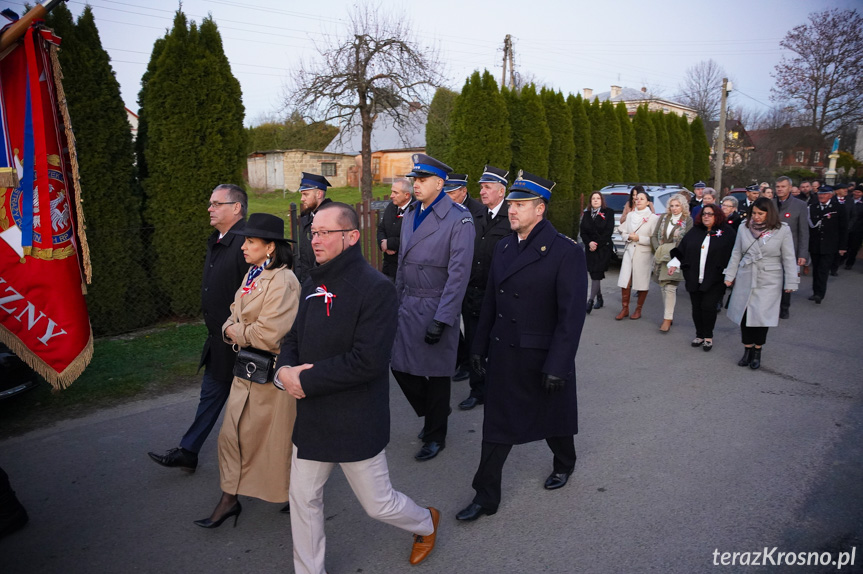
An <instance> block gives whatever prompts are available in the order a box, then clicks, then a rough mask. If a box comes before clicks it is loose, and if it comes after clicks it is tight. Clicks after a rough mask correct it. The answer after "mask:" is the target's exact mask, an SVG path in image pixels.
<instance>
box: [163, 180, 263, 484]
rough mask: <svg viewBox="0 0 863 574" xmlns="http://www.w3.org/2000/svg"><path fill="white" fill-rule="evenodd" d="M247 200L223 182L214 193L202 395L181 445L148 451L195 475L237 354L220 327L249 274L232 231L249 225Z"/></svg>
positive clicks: (204, 299)
mask: <svg viewBox="0 0 863 574" xmlns="http://www.w3.org/2000/svg"><path fill="white" fill-rule="evenodd" d="M248 202H249V200H248V197H247V196H246V192H245V191H244V190H243V189H242V188H241V187H238V186H236V185H232V184H221V185H219V186H217V187H216V189H214V190H213V193H212V194H211V195H210V201H209V202H208V204H207V211H208V212H209V214H210V225H211V226H212V227H214V228H215V231H213V233H212V234H211V235H210V237H209V238H208V239H207V257H206V259H205V260H204V277H203V280H202V282H201V310H202V311H203V314H204V323H205V324H206V325H207V340H206V341H205V342H204V351H203V352H202V353H201V362H200V364H199V365H198V370H200V368H201V367H204V377H203V379H202V380H201V397H200V400H199V401H198V410H197V412H196V413H195V420H194V421H193V422H192V426H190V427H189V430H187V431H186V434H185V435H183V438H182V439H181V440H180V446H179V447H177V448H172V449H171V450H169V451H168V452H166V453H165V454H156V453H155V452H150V453H149V455H150V458H151V459H153V460H154V461H155V462H156V463H158V464H161V465H162V466H167V467H178V468H180V469H181V470H184V471H186V472H195V469H196V468H197V467H198V452H200V450H201V447H202V446H203V445H204V441H205V440H207V436H209V434H210V431H211V430H212V429H213V425H215V424H216V420H217V419H218V418H219V414H220V413H221V412H222V407H224V406H225V401H226V400H227V399H228V394H229V393H230V390H231V381H232V379H233V369H234V361H235V360H236V357H237V354H236V353H235V352H234V351H233V349H231V346H230V345H228V344H227V343H225V342H224V340H223V339H222V325H223V324H224V323H225V321H226V320H227V319H228V315H230V311H231V303H233V302H234V293H236V291H237V288H238V287H239V286H240V283H241V282H242V281H243V276H244V275H245V274H246V271H248V270H249V265H248V263H246V261H245V259H244V258H243V252H242V251H241V250H240V247H242V245H243V241H242V239H243V238H242V237H240V236H238V235H235V234H233V233H228V232H229V231H231V230H235V231H236V230H240V229H242V228H243V227H244V226H245V225H246V221H245V217H246V210H247V208H248Z"/></svg>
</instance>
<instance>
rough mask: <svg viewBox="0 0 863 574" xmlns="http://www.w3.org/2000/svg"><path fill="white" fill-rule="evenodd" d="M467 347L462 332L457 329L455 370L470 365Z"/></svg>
mask: <svg viewBox="0 0 863 574" xmlns="http://www.w3.org/2000/svg"><path fill="white" fill-rule="evenodd" d="M469 352H470V351H469V347H468V345H467V341H466V340H465V335H464V333H462V332H461V329H459V332H458V348H457V349H456V353H455V370H456V371H458V370H459V369H460V368H462V367H467V366H468V365H470V354H469Z"/></svg>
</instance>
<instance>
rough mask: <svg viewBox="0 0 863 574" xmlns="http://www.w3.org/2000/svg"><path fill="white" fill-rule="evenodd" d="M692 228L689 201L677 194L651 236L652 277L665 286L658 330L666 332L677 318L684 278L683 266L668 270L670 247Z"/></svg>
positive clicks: (670, 201)
mask: <svg viewBox="0 0 863 574" xmlns="http://www.w3.org/2000/svg"><path fill="white" fill-rule="evenodd" d="M690 229H692V218H691V217H689V202H688V201H686V198H685V197H684V196H683V195H682V194H680V193H678V194H677V195H674V196H672V197H671V199H669V200H668V211H666V212H665V213H663V214H662V215H661V216H660V218H659V223H658V224H657V225H656V231H655V232H654V233H653V235H652V236H651V238H650V242H651V243H652V245H653V251H654V253H653V261H654V263H653V280H654V281H656V282H657V283H659V287H660V288H661V289H662V301H663V304H664V314H663V316H662V325H660V326H659V330H660V331H662V332H663V333H667V332H668V330H669V329H671V324H672V322H673V321H674V306H675V305H676V304H677V286H678V285H680V282H681V281H683V273H681V272H680V269H678V270H676V271H675V272H674V273H669V272H668V262H669V261H671V250H672V249H674V248H675V247H677V246H678V245H679V244H680V240H681V239H682V238H683V236H684V235H686V232H687V231H689V230H690Z"/></svg>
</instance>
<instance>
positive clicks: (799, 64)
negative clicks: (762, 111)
mask: <svg viewBox="0 0 863 574" xmlns="http://www.w3.org/2000/svg"><path fill="white" fill-rule="evenodd" d="M779 45H780V46H782V47H783V48H785V49H786V50H789V51H790V52H792V53H793V55H792V56H791V57H786V56H782V59H781V61H780V62H779V63H778V64H777V65H776V68H775V72H774V73H773V77H774V78H775V79H776V87H774V88H773V89H772V90H771V91H772V95H771V99H772V100H773V101H775V102H778V103H781V104H785V105H793V106H795V107H796V108H799V109H802V110H803V111H804V112H805V113H806V115H807V121H806V125H809V126H812V127H813V128H815V129H817V130H818V131H819V132H820V133H821V134H823V135H825V136H827V135H831V134H834V133H837V132H840V131H842V130H843V129H844V128H846V127H847V126H849V125H851V124H855V123H857V122H860V121H861V120H863V74H861V73H860V70H861V69H863V17H861V16H860V14H859V13H858V12H857V11H856V10H838V9H833V10H825V11H823V12H814V13H812V14H810V15H809V22H807V23H806V24H801V25H799V26H796V27H795V28H794V29H792V30H791V31H789V32H788V33H787V34H786V35H785V38H784V39H783V40H782V41H781V42H780V43H779Z"/></svg>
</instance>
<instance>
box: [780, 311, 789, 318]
mask: <svg viewBox="0 0 863 574" xmlns="http://www.w3.org/2000/svg"><path fill="white" fill-rule="evenodd" d="M788 317H789V313H788V309H780V310H779V318H780V319H787V318H788Z"/></svg>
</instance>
